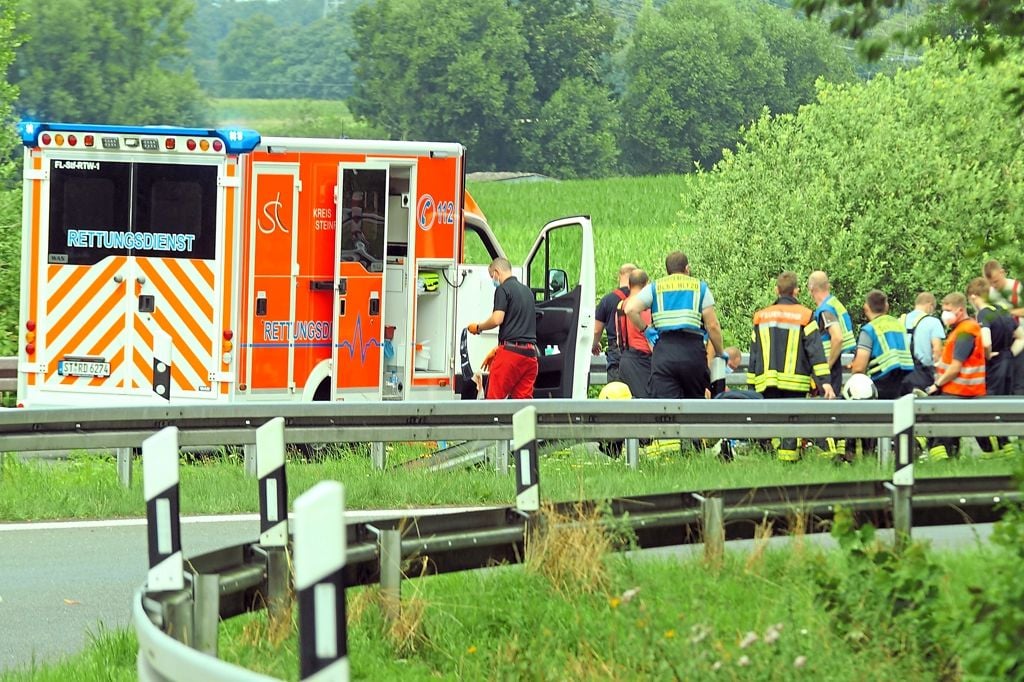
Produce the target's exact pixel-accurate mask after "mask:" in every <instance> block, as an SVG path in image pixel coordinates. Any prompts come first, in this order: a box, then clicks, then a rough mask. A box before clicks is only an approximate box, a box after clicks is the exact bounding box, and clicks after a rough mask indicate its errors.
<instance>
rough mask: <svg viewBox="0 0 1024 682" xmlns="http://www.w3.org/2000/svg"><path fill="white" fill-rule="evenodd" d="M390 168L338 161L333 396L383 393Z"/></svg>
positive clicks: (375, 397)
mask: <svg viewBox="0 0 1024 682" xmlns="http://www.w3.org/2000/svg"><path fill="white" fill-rule="evenodd" d="M389 168H390V166H389V164H387V163H383V162H366V163H342V164H339V166H338V186H337V207H338V209H337V214H336V221H337V224H336V229H335V233H334V234H335V241H334V306H333V307H334V311H333V319H332V323H331V329H332V339H331V366H332V372H333V380H332V383H331V400H341V399H344V398H348V399H355V400H379V399H380V397H381V382H382V378H383V376H382V367H381V343H382V339H383V323H382V320H383V312H384V311H383V303H384V301H383V295H384V271H385V267H384V265H385V248H386V244H387V233H386V231H387V224H388V219H387V206H388V182H389V179H390V174H389Z"/></svg>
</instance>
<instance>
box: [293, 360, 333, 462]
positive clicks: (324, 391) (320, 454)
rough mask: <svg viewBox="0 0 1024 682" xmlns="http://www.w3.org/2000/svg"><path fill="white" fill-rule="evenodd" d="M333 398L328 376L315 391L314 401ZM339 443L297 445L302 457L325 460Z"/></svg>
mask: <svg viewBox="0 0 1024 682" xmlns="http://www.w3.org/2000/svg"><path fill="white" fill-rule="evenodd" d="M330 399H331V379H330V377H328V378H327V379H324V380H323V381H321V382H320V385H319V386H317V387H316V391H315V392H314V393H313V402H314V403H325V402H328V401H329V400H330ZM336 445H337V443H299V444H298V445H296V446H295V449H296V450H298V453H299V455H300V456H301V457H302V459H304V460H306V461H307V462H323V461H324V460H326V459H330V457H331V456H332V455H333V454H335V453H336V452H337V451H338V449H337V447H336Z"/></svg>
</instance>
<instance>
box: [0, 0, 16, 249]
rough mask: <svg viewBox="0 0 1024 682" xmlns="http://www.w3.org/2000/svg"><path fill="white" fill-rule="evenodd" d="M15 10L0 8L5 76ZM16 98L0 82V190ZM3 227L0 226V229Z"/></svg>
mask: <svg viewBox="0 0 1024 682" xmlns="http://www.w3.org/2000/svg"><path fill="white" fill-rule="evenodd" d="M15 19H16V13H15V8H14V7H11V6H10V5H6V6H3V7H0V74H6V73H7V69H8V68H9V67H10V65H11V63H12V62H13V61H14V51H15V50H16V49H17V47H18V43H19V41H18V38H17V36H16V34H15V23H14V22H15ZM17 97H18V89H17V88H16V87H15V86H14V85H12V84H11V83H9V82H8V81H7V79H3V80H0V189H2V187H3V185H4V181H5V180H9V179H10V176H11V172H12V169H13V165H14V164H13V163H12V162H11V155H12V153H13V150H14V149H15V148H16V145H17V139H16V138H15V135H14V125H13V124H14V121H13V118H14V115H13V112H14V101H15V100H16V99H17ZM2 228H3V226H2V225H0V229H2Z"/></svg>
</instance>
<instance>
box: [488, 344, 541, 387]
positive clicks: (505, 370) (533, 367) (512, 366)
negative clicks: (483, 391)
mask: <svg viewBox="0 0 1024 682" xmlns="http://www.w3.org/2000/svg"><path fill="white" fill-rule="evenodd" d="M536 381H537V358H529V357H526V356H525V355H520V354H519V353H514V352H512V351H510V350H509V349H507V348H505V347H504V346H499V347H498V352H497V353H496V354H495V356H494V359H493V360H491V377H490V379H489V380H488V383H487V399H488V400H502V399H504V398H532V397H533V384H534V382H536Z"/></svg>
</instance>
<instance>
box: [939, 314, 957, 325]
mask: <svg viewBox="0 0 1024 682" xmlns="http://www.w3.org/2000/svg"><path fill="white" fill-rule="evenodd" d="M954 320H956V313H954V312H953V311H952V310H943V311H942V324H944V325H946V326H947V327H949V326H952V324H953V322H954Z"/></svg>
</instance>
